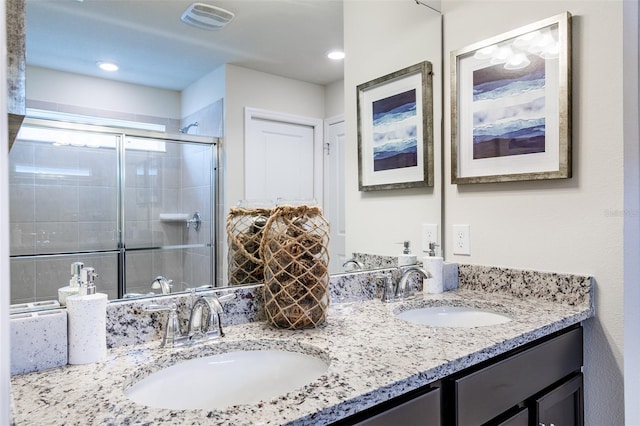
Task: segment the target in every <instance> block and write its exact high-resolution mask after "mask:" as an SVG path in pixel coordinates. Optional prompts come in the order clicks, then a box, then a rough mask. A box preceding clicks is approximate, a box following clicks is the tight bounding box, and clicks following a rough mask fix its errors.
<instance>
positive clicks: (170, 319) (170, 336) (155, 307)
mask: <svg viewBox="0 0 640 426" xmlns="http://www.w3.org/2000/svg"><path fill="white" fill-rule="evenodd" d="M144 311H145V312H149V313H154V312H169V315H168V316H167V323H166V324H165V327H164V335H163V337H162V343H161V344H160V347H161V348H164V347H165V346H167V344H168V345H169V346H170V347H175V346H177V345H178V341H179V340H180V338H181V337H182V333H181V331H180V321H179V319H178V306H177V305H176V304H175V303H171V304H170V305H159V304H150V305H146V306H145V307H144Z"/></svg>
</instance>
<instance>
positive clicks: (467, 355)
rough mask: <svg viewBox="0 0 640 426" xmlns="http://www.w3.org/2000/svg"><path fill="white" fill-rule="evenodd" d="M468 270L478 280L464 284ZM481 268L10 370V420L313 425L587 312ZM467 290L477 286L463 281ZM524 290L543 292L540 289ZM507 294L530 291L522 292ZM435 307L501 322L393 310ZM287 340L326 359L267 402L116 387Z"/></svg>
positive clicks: (588, 306) (346, 292)
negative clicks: (162, 395) (411, 319)
mask: <svg viewBox="0 0 640 426" xmlns="http://www.w3.org/2000/svg"><path fill="white" fill-rule="evenodd" d="M473 271H476V272H477V273H478V274H479V275H478V276H477V277H476V278H473V279H471V278H469V279H468V280H466V281H465V279H466V277H467V275H470V274H472V273H473ZM490 271H493V272H494V273H496V274H497V275H491V274H490V273H487V274H485V272H483V271H482V270H480V269H478V270H476V269H474V267H469V268H466V267H464V266H461V269H460V276H461V278H462V277H464V278H465V279H461V286H462V288H461V289H459V290H456V291H452V292H447V293H443V294H437V295H427V296H424V295H422V294H420V295H419V296H418V297H417V298H415V299H413V300H409V301H404V302H396V303H393V304H383V303H381V302H380V301H379V300H377V299H373V300H364V301H358V300H357V299H358V295H360V294H362V295H363V296H364V295H367V294H373V293H374V291H373V289H371V288H370V287H371V282H370V281H368V280H367V279H366V278H364V277H365V274H364V273H363V274H355V275H354V276H355V277H357V278H356V279H355V280H354V281H351V280H348V279H346V278H344V280H346V281H348V282H349V283H348V284H346V281H345V282H342V283H341V284H342V285H346V287H348V288H345V289H343V291H342V293H340V294H342V295H343V297H342V301H344V303H334V304H333V305H332V306H331V307H330V308H329V315H328V318H327V322H326V323H325V324H324V325H323V326H322V327H320V328H318V329H309V330H298V331H284V330H277V329H273V328H271V327H269V326H267V325H266V323H264V322H250V323H243V324H237V325H233V326H227V327H226V328H225V332H226V337H225V338H223V339H222V341H220V342H214V343H207V344H202V345H200V346H194V347H187V348H179V349H167V350H161V349H159V347H158V346H159V337H158V339H157V340H156V341H153V342H151V343H146V344H140V345H136V346H122V347H118V348H114V349H111V350H110V351H109V355H108V359H107V360H106V361H104V362H101V363H97V364H90V365H83V366H66V367H62V368H58V369H53V370H48V371H42V372H37V373H31V374H25V375H19V376H14V377H13V378H12V392H13V396H14V398H15V417H16V423H17V424H18V425H22V424H28V425H49V424H51V425H53V424H55V425H59V424H69V425H72V424H77V425H85V424H94V425H95V424H103V425H121V424H175V425H183V424H193V425H200V424H203V425H205V424H206V425H208V424H234V425H244V424H247V425H248V424H265V425H280V424H295V425H307V424H308V425H323V424H328V423H331V422H333V421H336V420H338V419H341V418H344V417H346V416H348V415H351V414H354V413H356V412H359V411H361V410H363V409H365V408H368V407H371V406H373V405H376V404H378V403H380V402H382V401H386V400H388V399H389V398H392V397H395V396H398V395H401V394H403V393H406V392H407V391H410V390H412V389H415V388H418V387H420V386H423V385H425V384H428V383H431V382H433V381H435V380H438V379H440V378H443V377H445V376H448V375H450V374H452V373H453V372H456V371H459V370H461V369H463V368H466V367H469V366H471V365H474V364H476V363H479V362H481V361H483V360H486V359H489V358H491V357H493V356H496V355H498V354H501V353H504V352H506V351H508V350H510V349H513V348H516V347H518V346H521V345H523V344H526V343H528V342H531V341H533V340H536V339H538V338H540V337H543V336H545V335H548V334H550V333H553V332H555V331H558V330H561V329H563V328H566V327H568V326H570V325H573V324H576V323H579V322H580V321H582V320H585V319H587V318H589V317H590V316H592V315H593V309H592V306H593V304H592V302H591V301H590V299H589V295H592V294H593V292H592V291H591V292H589V293H588V294H587V295H586V296H587V297H586V299H587V300H585V298H584V297H579V298H567V297H564V296H563V297H547V298H545V297H517V296H516V295H514V294H513V293H514V292H513V291H504V290H505V288H506V287H513V288H514V289H515V288H518V286H517V285H516V284H517V283H519V282H523V283H525V284H527V283H528V284H531V283H533V282H536V285H541V286H543V287H544V288H554V287H553V285H554V284H552V283H550V282H548V281H549V280H551V281H553V280H554V279H555V278H554V277H553V276H545V282H543V283H539V282H537V281H535V280H533V281H531V280H530V279H529V278H523V279H522V280H520V279H519V278H518V277H519V276H520V275H518V274H517V273H513V272H510V275H509V277H508V278H504V277H503V274H506V273H507V272H508V271H511V270H504V269H500V268H498V271H495V270H490ZM500 271H502V272H501V273H499V272H500ZM522 276H523V277H525V276H527V275H526V274H525V273H523V274H522ZM534 276H535V277H538V275H534ZM486 277H490V278H487V279H485V278H486ZM500 277H503V278H504V280H506V282H507V283H508V285H504V284H496V283H503V282H504V281H503V280H502V278H500ZM527 277H528V276H527ZM572 277H573V276H572ZM558 280H559V281H557V282H558V283H559V284H555V285H557V286H558V290H559V291H562V290H563V289H564V288H565V287H564V285H569V286H576V288H577V289H578V290H579V289H581V288H584V289H587V288H588V289H589V290H590V289H591V285H592V280H591V279H590V278H589V277H583V278H576V279H568V280H566V279H564V278H562V277H561V276H559V277H558ZM353 282H355V283H356V284H357V285H356V286H355V289H353V288H352V286H351V284H352V283H353ZM482 283H485V284H482ZM492 283H494V284H496V286H497V287H495V288H494V286H493V284H492ZM563 283H564V284H563ZM566 283H569V284H566ZM332 284H333V283H332ZM341 284H340V283H338V284H337V285H338V286H340V285H341ZM474 286H479V287H481V289H472V288H470V287H474ZM483 286H484V287H486V288H484V287H483ZM496 289H498V290H499V291H494V290H496ZM531 291H533V293H541V294H548V291H547V290H543V291H541V292H537V291H536V290H531ZM515 293H517V294H518V295H522V296H524V295H529V294H528V293H527V292H524V291H516V292H515ZM563 294H565V293H563ZM442 304H447V305H456V306H473V307H480V308H490V309H492V310H495V311H498V312H501V313H503V314H505V315H507V316H509V317H510V318H511V319H512V320H511V321H510V322H508V323H505V324H501V325H494V326H491V327H475V328H433V327H428V326H421V325H415V324H411V323H408V322H405V321H402V320H400V319H398V318H396V317H395V316H394V314H395V313H397V312H399V311H401V310H403V309H408V308H410V307H417V306H432V305H442ZM225 323H226V321H225ZM292 341H293V342H295V344H299V345H301V346H300V347H305V348H308V347H309V346H311V347H313V348H315V349H316V350H317V351H319V353H321V354H323V356H326V357H327V359H328V360H329V361H330V365H329V369H328V371H327V373H326V374H325V375H323V376H322V377H320V378H319V379H318V380H316V381H314V382H312V383H310V384H308V385H307V386H305V387H303V388H301V389H298V390H295V391H292V392H289V393H287V394H285V395H282V396H281V397H279V398H275V399H273V400H271V401H265V402H263V403H259V404H255V405H242V406H234V407H230V408H228V409H226V410H222V411H217V410H214V411H210V410H165V409H150V408H147V407H144V406H141V405H137V404H135V403H133V402H130V401H129V400H127V399H126V397H125V396H124V393H123V389H124V388H125V387H126V386H128V385H130V384H131V383H133V382H134V381H135V380H137V379H138V378H141V377H142V376H144V375H146V374H149V373H151V372H153V371H156V370H157V369H160V368H162V367H164V366H168V365H171V364H172V363H175V362H177V361H179V360H181V359H188V358H193V357H197V356H201V355H203V354H211V353H216V352H219V351H224V350H228V349H230V348H237V347H242V346H243V345H245V344H246V342H250V343H251V344H252V345H254V346H255V345H257V346H261V345H268V346H269V347H279V346H283V347H285V348H287V349H289V350H296V349H295V348H296V345H295V344H293V343H292ZM169 391H170V390H169Z"/></svg>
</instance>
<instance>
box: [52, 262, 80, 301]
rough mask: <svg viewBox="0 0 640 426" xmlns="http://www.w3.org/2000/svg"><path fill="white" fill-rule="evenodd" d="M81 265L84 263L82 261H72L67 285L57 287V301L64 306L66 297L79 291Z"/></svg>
mask: <svg viewBox="0 0 640 426" xmlns="http://www.w3.org/2000/svg"><path fill="white" fill-rule="evenodd" d="M83 266H84V263H82V262H73V263H72V264H71V279H70V280H69V285H68V286H66V287H61V288H59V289H58V302H60V305H62V306H66V305H67V297H69V296H73V295H74V294H78V291H80V282H81V279H80V271H82V267H83Z"/></svg>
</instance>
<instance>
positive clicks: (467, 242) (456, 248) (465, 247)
mask: <svg viewBox="0 0 640 426" xmlns="http://www.w3.org/2000/svg"><path fill="white" fill-rule="evenodd" d="M469 228H470V227H469V225H453V254H464V255H467V256H469V255H471V238H470V236H469Z"/></svg>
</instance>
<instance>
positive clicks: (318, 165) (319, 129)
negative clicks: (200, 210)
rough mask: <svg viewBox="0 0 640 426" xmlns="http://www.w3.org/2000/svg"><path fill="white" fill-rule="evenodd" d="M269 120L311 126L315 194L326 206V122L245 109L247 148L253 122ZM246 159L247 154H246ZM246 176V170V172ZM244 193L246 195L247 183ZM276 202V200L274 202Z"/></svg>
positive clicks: (321, 205)
mask: <svg viewBox="0 0 640 426" xmlns="http://www.w3.org/2000/svg"><path fill="white" fill-rule="evenodd" d="M254 119H258V120H268V121H279V122H281V123H288V124H295V125H300V126H309V127H311V128H313V156H314V159H315V161H314V170H313V193H314V194H316V201H317V202H318V206H319V207H320V208H322V207H323V205H324V193H323V175H324V151H323V149H324V140H323V137H324V120H322V119H320V118H313V117H304V116H300V115H294V114H288V113H283V112H277V111H271V110H266V109H260V108H252V107H245V108H244V138H243V139H244V140H243V144H244V146H245V147H246V137H247V134H248V133H249V125H250V123H251V121H252V120H254ZM245 159H246V153H245ZM245 174H246V170H245ZM243 191H244V192H245V195H246V183H245V187H244V188H243ZM274 201H275V200H274Z"/></svg>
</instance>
